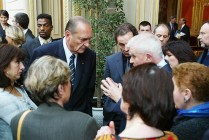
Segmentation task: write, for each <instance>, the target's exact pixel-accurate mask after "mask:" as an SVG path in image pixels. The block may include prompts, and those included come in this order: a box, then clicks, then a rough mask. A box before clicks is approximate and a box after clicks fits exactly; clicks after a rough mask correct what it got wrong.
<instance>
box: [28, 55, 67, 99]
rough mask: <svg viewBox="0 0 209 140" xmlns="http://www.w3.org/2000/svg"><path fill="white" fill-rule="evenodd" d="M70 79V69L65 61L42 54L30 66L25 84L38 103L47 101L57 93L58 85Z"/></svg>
mask: <svg viewBox="0 0 209 140" xmlns="http://www.w3.org/2000/svg"><path fill="white" fill-rule="evenodd" d="M69 79H70V69H69V66H68V64H67V63H66V62H64V61H62V60H60V59H57V58H55V57H52V56H43V57H41V58H39V59H37V60H36V61H34V62H33V64H32V65H31V66H30V68H29V70H28V73H27V77H26V79H25V86H26V88H27V89H28V90H29V92H30V93H31V94H32V96H33V97H34V98H35V99H36V100H37V101H38V102H40V103H42V102H46V103H49V102H50V100H51V99H55V96H56V95H58V93H57V90H58V86H59V85H64V84H66V83H67V82H68V81H69Z"/></svg>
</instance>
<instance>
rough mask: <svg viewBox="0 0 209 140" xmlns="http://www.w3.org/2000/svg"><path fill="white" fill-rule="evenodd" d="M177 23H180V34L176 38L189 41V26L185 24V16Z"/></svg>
mask: <svg viewBox="0 0 209 140" xmlns="http://www.w3.org/2000/svg"><path fill="white" fill-rule="evenodd" d="M179 25H180V27H181V28H180V31H179V32H180V36H179V37H178V39H181V40H184V41H186V42H189V41H190V29H189V27H188V26H187V25H186V19H185V18H181V19H180V20H179Z"/></svg>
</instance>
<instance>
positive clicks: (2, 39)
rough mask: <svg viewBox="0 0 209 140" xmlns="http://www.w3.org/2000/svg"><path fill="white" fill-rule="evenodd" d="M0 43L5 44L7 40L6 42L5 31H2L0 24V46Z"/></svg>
mask: <svg viewBox="0 0 209 140" xmlns="http://www.w3.org/2000/svg"><path fill="white" fill-rule="evenodd" d="M1 43H7V40H6V34H5V30H3V28H2V26H1V24H0V44H1Z"/></svg>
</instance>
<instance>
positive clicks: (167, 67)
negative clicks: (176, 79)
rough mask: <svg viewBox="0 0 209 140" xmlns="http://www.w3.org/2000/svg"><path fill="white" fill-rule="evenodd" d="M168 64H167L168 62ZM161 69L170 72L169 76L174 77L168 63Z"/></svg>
mask: <svg viewBox="0 0 209 140" xmlns="http://www.w3.org/2000/svg"><path fill="white" fill-rule="evenodd" d="M166 63H167V62H166ZM161 69H164V70H165V71H167V72H168V74H169V75H170V76H171V77H172V75H173V74H172V69H171V67H170V65H169V64H168V63H167V64H166V65H165V66H163V67H162V68H161Z"/></svg>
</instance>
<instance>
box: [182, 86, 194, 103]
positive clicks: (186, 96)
mask: <svg viewBox="0 0 209 140" xmlns="http://www.w3.org/2000/svg"><path fill="white" fill-rule="evenodd" d="M183 94H184V100H185V101H186V102H187V101H189V100H190V99H191V97H192V92H191V90H190V89H188V88H187V89H185V90H184V92H183Z"/></svg>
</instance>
